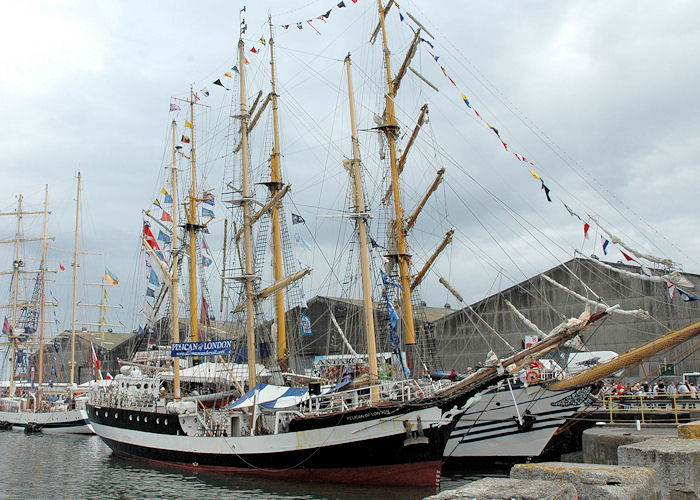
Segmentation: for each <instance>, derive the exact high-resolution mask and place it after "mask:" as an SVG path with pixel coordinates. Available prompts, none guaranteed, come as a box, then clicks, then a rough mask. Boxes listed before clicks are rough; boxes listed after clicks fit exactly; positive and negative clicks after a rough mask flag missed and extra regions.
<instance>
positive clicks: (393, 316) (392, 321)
mask: <svg viewBox="0 0 700 500" xmlns="http://www.w3.org/2000/svg"><path fill="white" fill-rule="evenodd" d="M385 297H386V308H387V311H389V325H391V330H390V331H391V332H394V331H396V324H397V323H398V322H399V315H398V314H397V313H396V309H394V305H393V304H392V303H391V301H390V300H389V295H388V294H386V295H385Z"/></svg>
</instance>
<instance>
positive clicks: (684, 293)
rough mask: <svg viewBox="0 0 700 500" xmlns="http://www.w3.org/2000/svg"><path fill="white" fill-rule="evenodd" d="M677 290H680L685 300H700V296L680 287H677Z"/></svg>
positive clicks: (679, 292)
mask: <svg viewBox="0 0 700 500" xmlns="http://www.w3.org/2000/svg"><path fill="white" fill-rule="evenodd" d="M677 290H678V294H679V295H680V296H681V299H683V300H684V301H685V302H692V301H694V300H700V299H699V298H697V297H694V296H692V295H690V294H689V293H688V292H686V291H685V290H681V289H680V288H677Z"/></svg>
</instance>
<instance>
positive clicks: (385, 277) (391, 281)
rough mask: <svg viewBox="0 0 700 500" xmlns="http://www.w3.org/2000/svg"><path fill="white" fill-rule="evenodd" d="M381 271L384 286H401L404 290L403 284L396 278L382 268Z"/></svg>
mask: <svg viewBox="0 0 700 500" xmlns="http://www.w3.org/2000/svg"><path fill="white" fill-rule="evenodd" d="M379 273H380V274H381V275H382V283H384V286H395V287H396V288H400V289H401V290H403V287H402V286H401V284H400V283H398V282H397V281H396V280H395V279H394V278H392V277H391V276H389V275H388V274H387V273H385V272H384V271H381V270H380V271H379Z"/></svg>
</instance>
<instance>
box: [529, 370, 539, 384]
mask: <svg viewBox="0 0 700 500" xmlns="http://www.w3.org/2000/svg"><path fill="white" fill-rule="evenodd" d="M525 380H527V381H528V383H530V384H534V383H535V382H537V381H539V380H540V373H539V372H537V371H535V370H530V371H529V372H527V373H526V374H525Z"/></svg>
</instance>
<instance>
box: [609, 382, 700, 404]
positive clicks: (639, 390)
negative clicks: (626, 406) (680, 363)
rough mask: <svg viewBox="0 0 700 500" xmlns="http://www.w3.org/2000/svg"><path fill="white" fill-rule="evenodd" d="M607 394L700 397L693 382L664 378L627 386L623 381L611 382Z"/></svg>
mask: <svg viewBox="0 0 700 500" xmlns="http://www.w3.org/2000/svg"><path fill="white" fill-rule="evenodd" d="M604 392H605V393H606V394H617V395H624V394H628V395H636V396H656V395H671V394H678V395H681V396H683V395H685V396H689V397H691V398H693V399H696V398H697V397H698V388H697V387H696V386H695V384H693V383H692V382H685V381H680V382H678V383H677V384H676V382H670V383H669V384H666V382H664V381H663V380H658V381H657V382H655V383H653V384H649V383H648V382H646V381H644V382H637V383H635V384H633V385H628V386H625V385H623V384H622V383H617V384H610V385H609V386H608V387H606V388H605V389H604Z"/></svg>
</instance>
